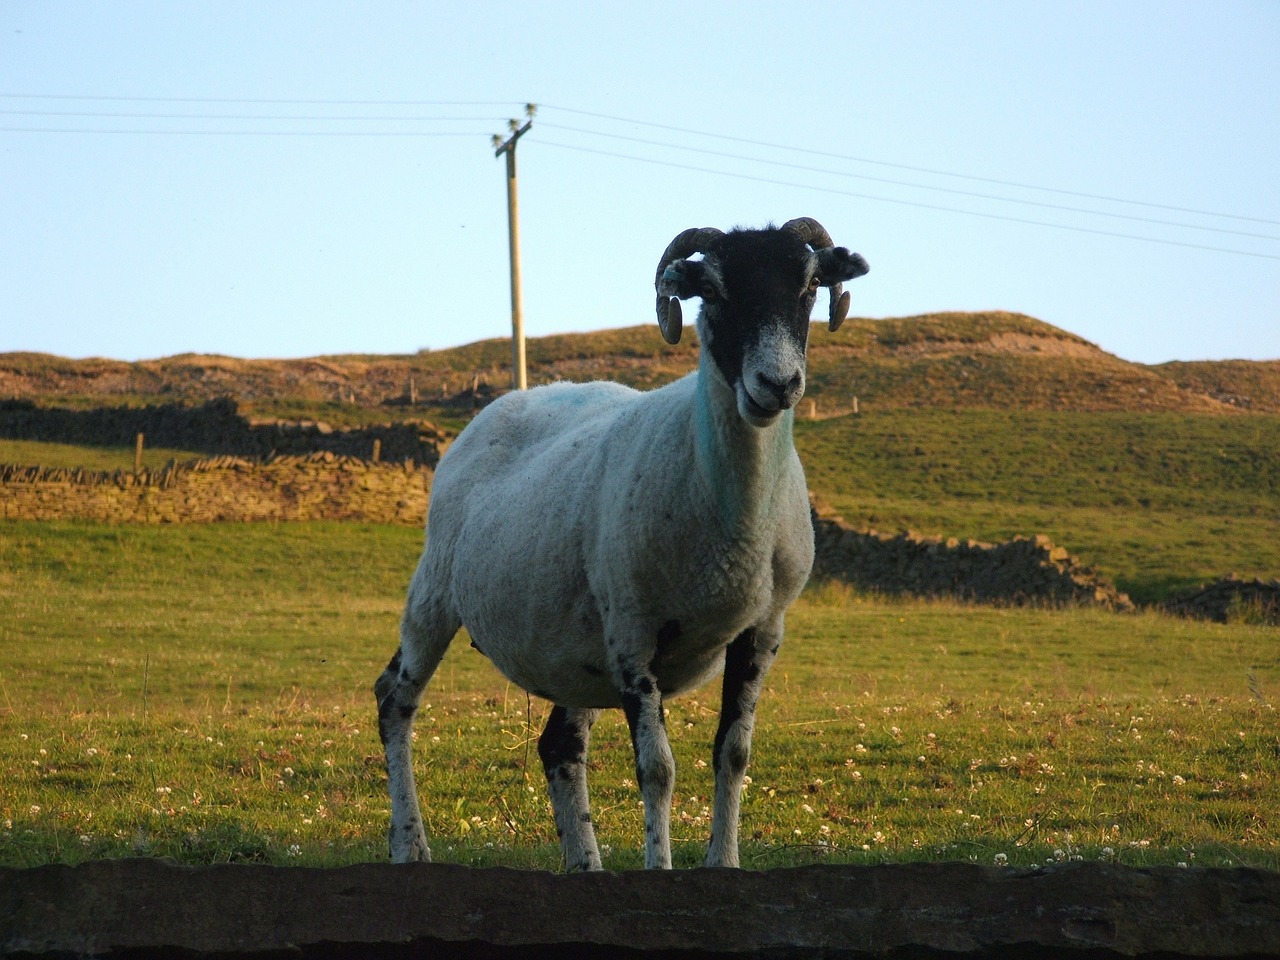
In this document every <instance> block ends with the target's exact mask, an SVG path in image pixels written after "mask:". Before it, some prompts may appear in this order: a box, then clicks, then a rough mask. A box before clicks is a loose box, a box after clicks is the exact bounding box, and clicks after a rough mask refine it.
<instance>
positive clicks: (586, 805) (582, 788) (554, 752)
mask: <svg viewBox="0 0 1280 960" xmlns="http://www.w3.org/2000/svg"><path fill="white" fill-rule="evenodd" d="M598 716H600V711H599V710H587V709H577V708H573V707H561V706H558V705H557V706H555V707H552V708H551V716H549V717H548V718H547V725H546V727H545V728H544V729H543V731H542V736H540V737H539V738H538V756H539V757H541V758H542V768H543V770H545V771H546V774H547V792H548V793H550V794H551V809H552V810H553V811H554V812H555V818H556V833H558V834H559V835H560V849H561V851H562V852H563V853H564V864H565V869H566V870H568V871H570V872H573V871H577V870H599V869H600V868H601V864H600V850H599V848H598V847H597V846H596V832H595V829H594V828H593V827H592V825H591V804H590V801H589V800H588V799H587V745H588V744H589V743H590V741H591V725H592V724H593V723H595V722H596V718H597V717H598Z"/></svg>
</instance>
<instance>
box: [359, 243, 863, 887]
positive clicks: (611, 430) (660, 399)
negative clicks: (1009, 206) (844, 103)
mask: <svg viewBox="0 0 1280 960" xmlns="http://www.w3.org/2000/svg"><path fill="white" fill-rule="evenodd" d="M698 254H701V255H702V258H701V259H690V258H691V257H695V256H696V255H698ZM867 270H868V267H867V263H866V261H865V260H864V259H863V258H862V257H861V256H860V255H859V254H855V253H850V252H849V251H848V250H846V249H845V248H843V247H835V246H834V245H833V243H832V241H831V238H830V236H829V235H828V233H827V231H826V230H825V229H824V228H823V227H822V225H821V224H819V223H818V222H817V221H816V220H813V219H810V218H801V219H797V220H792V221H789V222H787V223H785V224H783V225H782V226H781V227H773V226H768V227H765V228H764V229H760V230H748V229H735V230H732V231H730V232H728V233H725V232H721V231H720V230H717V229H714V228H702V229H690V230H685V231H684V232H682V233H680V234H679V235H678V236H676V237H675V239H674V240H672V241H671V243H670V244H669V245H668V246H667V248H666V251H665V252H664V253H663V254H662V258H661V261H660V262H659V264H658V269H657V274H656V277H655V280H654V284H655V287H656V289H657V294H658V296H657V314H658V323H659V328H660V330H661V333H662V336H663V338H664V339H665V340H666V341H667V342H668V343H671V344H674V343H677V342H678V341H679V339H680V336H681V330H682V324H683V320H682V317H681V310H680V302H679V301H680V300H683V299H690V298H692V297H699V298H701V300H702V309H701V311H700V313H699V316H698V320H697V329H698V335H699V338H700V341H701V350H700V354H699V362H698V368H697V370H696V371H695V372H693V373H690V374H689V375H688V376H686V377H684V378H683V379H680V380H678V381H676V382H674V383H671V384H668V385H667V386H664V387H661V388H659V389H657V390H653V391H650V392H639V391H635V390H632V389H630V388H629V387H626V386H623V385H620V384H616V383H607V382H597V383H587V384H569V383H556V384H551V385H547V386H541V387H537V388H535V389H532V390H528V391H521V392H512V393H509V394H507V395H506V396H504V397H502V398H501V399H499V400H498V401H496V402H495V403H493V404H491V405H490V406H488V407H487V408H485V409H484V410H483V411H482V412H481V413H480V414H479V415H478V416H477V417H476V418H475V420H474V421H473V422H472V423H471V424H470V425H469V426H468V427H467V428H466V429H465V430H464V431H463V432H462V433H461V435H460V436H459V437H458V439H457V440H456V441H455V442H454V443H453V445H452V446H451V447H450V449H449V450H448V452H447V453H446V454H445V456H444V458H443V459H442V461H441V463H440V465H439V468H438V470H437V473H436V476H435V480H434V483H433V488H432V496H431V506H430V511H429V516H428V522H427V534H426V546H425V549H424V550H423V553H422V556H421V559H420V560H419V562H418V566H417V570H416V572H415V573H414V575H413V579H412V582H411V583H410V586H409V590H408V597H407V600H406V603H405V610H404V616H403V619H402V621H401V626H400V647H399V650H398V651H397V652H396V654H395V656H394V657H393V658H392V660H391V662H390V664H389V665H388V666H387V668H386V670H385V671H384V672H383V673H382V675H381V676H380V677H379V679H378V681H377V683H376V684H375V687H374V690H375V694H376V697H377V701H378V726H379V733H380V735H381V738H382V742H383V744H384V746H385V750H386V765H387V775H388V790H389V793H390V799H391V827H390V831H389V840H390V852H391V859H392V860H393V861H396V862H405V861H415V860H430V859H431V851H430V848H429V846H428V844H427V838H426V833H425V831H424V829H423V823H422V815H421V812H420V809H419V807H418V797H417V789H416V787H415V784H414V776H413V768H412V756H411V745H410V741H411V738H410V732H411V727H412V724H413V718H414V713H415V711H416V709H417V706H418V702H419V699H420V697H421V695H422V691H423V689H424V687H425V686H426V684H427V682H428V680H430V678H431V675H432V673H433V672H434V671H435V669H436V667H437V666H438V664H439V662H440V660H441V658H442V657H443V655H444V653H445V649H446V648H447V647H448V645H449V643H450V641H451V640H452V638H453V636H454V635H455V633H456V632H457V631H458V630H459V628H460V627H461V626H465V627H466V628H467V630H468V632H469V633H470V636H471V639H472V643H473V645H474V646H475V647H476V648H477V649H478V650H479V651H480V652H481V653H482V654H483V655H484V656H486V657H487V658H488V659H489V660H491V661H492V662H493V663H494V664H495V665H496V666H497V668H498V669H499V670H500V671H501V672H502V673H503V674H505V675H506V676H507V677H508V678H509V679H510V680H511V681H512V682H513V683H515V684H517V685H519V686H520V687H522V688H523V689H525V690H526V691H529V692H530V693H532V694H533V695H534V696H537V697H540V698H542V699H545V700H549V701H551V703H552V704H553V706H552V709H551V711H550V715H549V716H548V719H547V722H546V727H545V729H544V730H543V731H542V734H541V736H540V737H539V740H538V754H539V757H540V758H541V761H542V764H543V768H544V771H545V773H546V779H547V785H548V791H549V793H550V798H551V804H552V810H553V814H554V817H555V824H556V831H557V833H558V834H559V836H560V842H561V852H562V855H563V859H564V865H565V868H566V869H567V870H570V871H576V870H599V869H601V861H600V852H599V849H598V846H597V843H596V837H595V831H594V829H593V827H592V823H591V813H590V805H589V802H588V795H587V781H586V756H587V747H588V742H589V738H590V732H591V726H592V724H593V723H594V722H595V720H596V718H597V717H598V716H599V715H600V713H601V711H602V709H604V708H610V707H621V708H622V710H623V712H624V714H625V716H626V720H627V724H628V726H629V729H630V732H631V741H632V746H633V748H634V752H635V762H636V782H637V785H638V787H639V791H640V794H641V797H642V798H643V801H644V819H645V847H644V862H645V866H646V867H647V868H670V866H671V843H670V812H671V795H672V787H673V783H674V777H675V764H674V762H673V760H672V755H671V748H670V744H669V742H668V740H667V735H666V731H665V728H664V724H663V700H664V698H667V697H671V696H674V695H676V694H679V693H682V692H686V691H689V690H693V689H694V688H697V687H699V686H701V685H703V684H704V683H706V682H707V681H709V680H710V679H711V678H712V677H713V676H715V675H716V674H717V673H722V674H723V698H722V707H721V712H720V719H719V726H718V729H717V731H716V735H715V742H714V747H713V752H712V759H713V769H714V773H715V800H714V812H713V816H712V829H711V839H710V843H709V845H708V848H707V853H706V858H705V863H706V864H707V865H708V866H723V867H734V866H737V865H738V811H739V802H740V794H741V789H742V783H743V776H744V774H745V771H746V767H747V762H748V757H749V754H750V748H751V735H752V728H753V724H754V712H755V705H756V701H757V698H758V697H759V694H760V691H761V687H762V685H763V683H764V678H765V674H766V671H767V670H768V669H769V665H770V664H771V663H772V661H773V659H774V656H775V655H776V654H777V652H778V647H779V645H780V643H781V642H782V634H783V618H784V614H785V612H786V610H787V608H788V607H789V606H790V604H791V603H792V602H793V601H794V600H795V599H796V597H797V596H798V595H799V593H800V590H801V588H802V587H803V586H804V584H805V581H806V580H807V579H808V576H809V571H810V568H811V566H812V564H813V528H812V524H811V522H810V515H809V503H808V495H807V490H806V486H805V479H804V473H803V470H802V468H801V465H800V460H799V457H798V456H797V454H796V451H795V446H794V444H793V441H792V423H793V420H794V409H793V408H794V407H795V405H796V403H797V402H798V401H799V399H800V397H801V395H802V394H803V393H804V386H805V379H804V378H805V350H806V347H807V340H808V334H809V315H810V312H811V310H812V308H813V305H814V300H815V296H816V292H817V289H818V287H820V286H826V287H828V288H830V292H831V306H830V314H829V326H830V329H831V330H835V329H836V328H838V327H839V325H840V323H841V322H842V321H843V320H844V318H845V315H846V314H847V312H848V308H849V294H848V293H842V288H841V285H842V282H843V281H846V280H851V279H854V278H856V277H859V276H862V275H863V274H865V273H866V272H867Z"/></svg>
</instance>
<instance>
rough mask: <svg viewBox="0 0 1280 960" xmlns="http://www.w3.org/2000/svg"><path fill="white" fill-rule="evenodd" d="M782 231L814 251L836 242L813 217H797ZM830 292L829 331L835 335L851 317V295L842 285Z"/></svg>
mask: <svg viewBox="0 0 1280 960" xmlns="http://www.w3.org/2000/svg"><path fill="white" fill-rule="evenodd" d="M782 229H783V230H790V231H791V232H792V233H794V234H795V235H796V236H798V237H799V238H800V239H801V240H803V241H804V242H805V243H807V244H808V245H809V246H811V247H812V248H813V249H814V250H826V249H827V248H828V247H834V246H835V241H834V240H832V239H831V234H829V233H827V228H826V227H824V226H823V225H822V224H820V223H819V222H818V221H817V220H815V219H813V217H797V218H796V219H794V220H788V221H787V222H786V223H784V224H783V225H782ZM830 290H831V307H830V310H829V312H828V314H827V329H828V330H830V331H831V332H832V333H835V332H836V331H837V330H839V329H840V324H842V323H844V318H845V317H847V316H848V315H849V294H847V293H845V292H844V284H842V283H833V284H831V287H830Z"/></svg>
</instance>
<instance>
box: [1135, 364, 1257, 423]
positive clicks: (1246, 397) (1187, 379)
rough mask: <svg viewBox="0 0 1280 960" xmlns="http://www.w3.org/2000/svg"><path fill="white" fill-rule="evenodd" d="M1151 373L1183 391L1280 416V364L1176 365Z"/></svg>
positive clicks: (1157, 367) (1154, 368) (1162, 366)
mask: <svg viewBox="0 0 1280 960" xmlns="http://www.w3.org/2000/svg"><path fill="white" fill-rule="evenodd" d="M1151 369H1152V370H1153V371H1155V372H1157V373H1159V374H1160V375H1161V376H1163V377H1167V378H1168V379H1170V380H1172V381H1173V382H1174V383H1176V384H1177V385H1178V386H1180V387H1182V388H1183V389H1184V390H1190V391H1192V392H1195V393H1204V394H1207V395H1209V396H1210V397H1213V398H1214V399H1215V400H1220V401H1222V402H1224V403H1229V404H1231V405H1233V406H1236V407H1239V408H1241V409H1243V410H1256V411H1258V412H1260V413H1280V360H1197V361H1173V362H1171V363H1162V364H1160V365H1159V366H1155V367H1152V368H1151Z"/></svg>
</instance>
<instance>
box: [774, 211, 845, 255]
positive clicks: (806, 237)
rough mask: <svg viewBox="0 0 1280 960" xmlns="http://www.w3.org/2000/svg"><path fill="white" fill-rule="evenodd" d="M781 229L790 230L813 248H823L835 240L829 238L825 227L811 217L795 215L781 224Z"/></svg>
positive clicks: (832, 244) (832, 245) (833, 244)
mask: <svg viewBox="0 0 1280 960" xmlns="http://www.w3.org/2000/svg"><path fill="white" fill-rule="evenodd" d="M782 229H783V230H790V231H791V232H792V233H794V234H795V235H796V236H797V237H799V238H800V239H801V240H803V241H804V242H805V243H807V244H808V245H809V246H811V247H813V249H815V250H825V249H826V248H827V247H834V246H835V241H833V240H832V239H831V234H829V233H827V228H826V227H824V226H823V225H822V224H820V223H819V222H818V221H817V220H815V219H813V217H796V219H794V220H788V221H787V222H786V223H784V224H783V225H782Z"/></svg>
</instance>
